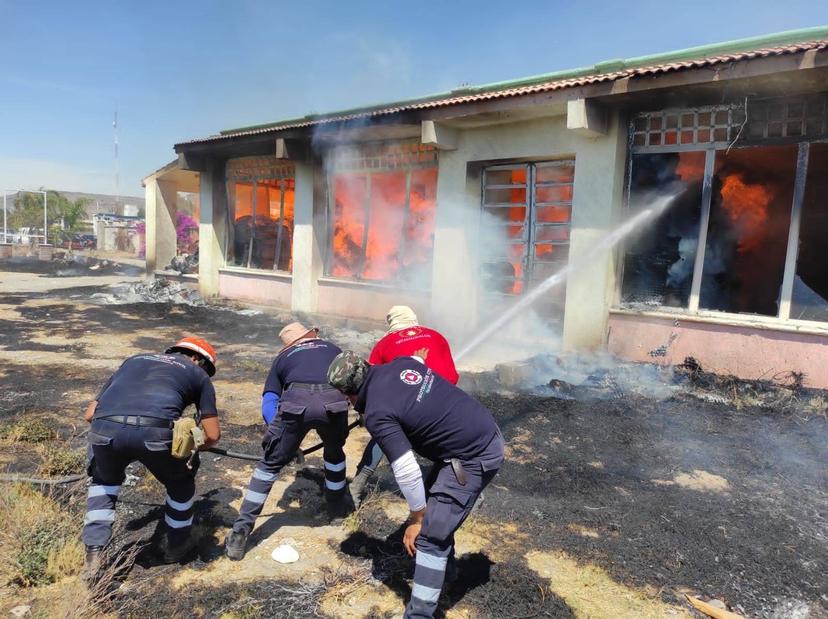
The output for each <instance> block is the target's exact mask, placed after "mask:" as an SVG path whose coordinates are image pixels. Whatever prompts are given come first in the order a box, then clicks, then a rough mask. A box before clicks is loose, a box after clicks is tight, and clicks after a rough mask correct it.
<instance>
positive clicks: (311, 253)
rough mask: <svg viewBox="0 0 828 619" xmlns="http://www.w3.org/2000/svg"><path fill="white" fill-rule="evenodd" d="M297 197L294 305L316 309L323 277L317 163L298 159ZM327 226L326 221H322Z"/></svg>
mask: <svg viewBox="0 0 828 619" xmlns="http://www.w3.org/2000/svg"><path fill="white" fill-rule="evenodd" d="M294 165H295V174H296V176H295V179H296V197H295V203H294V204H295V206H294V219H293V281H292V285H291V308H292V309H293V311H294V312H315V311H316V308H317V305H318V298H319V278H320V277H321V276H322V245H321V243H320V235H319V234H318V232H319V231H318V230H316V229H315V228H316V226H314V219H315V218H314V199H313V198H314V166H313V164H312V163H308V162H303V161H296V162H295V164H294ZM321 225H322V227H323V228H324V220H322V224H321Z"/></svg>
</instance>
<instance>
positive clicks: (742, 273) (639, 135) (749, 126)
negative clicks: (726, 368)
mask: <svg viewBox="0 0 828 619" xmlns="http://www.w3.org/2000/svg"><path fill="white" fill-rule="evenodd" d="M826 101H828V97H826V96H824V95H823V96H822V97H821V98H819V97H817V98H815V97H805V98H787V99H773V100H763V101H756V102H748V107H747V112H746V113H743V112H741V111H740V110H739V108H738V106H731V107H729V108H728V107H726V106H715V107H711V108H698V109H694V110H686V111H685V110H674V111H664V112H658V113H653V114H642V115H640V116H639V117H637V118H635V119H634V120H633V121H632V122H631V124H630V134H631V141H632V148H631V154H630V161H629V184H628V194H627V195H628V202H629V205H630V206H631V207H633V208H635V207H639V206H643V205H645V204H646V203H647V202H648V201H650V200H652V199H653V198H657V197H659V196H664V195H665V194H672V195H675V196H676V197H675V198H673V199H672V202H671V204H670V206H669V207H668V209H667V210H666V211H665V212H664V213H663V214H662V215H661V216H660V217H659V218H658V219H657V220H656V221H655V222H654V223H653V224H652V225H650V226H648V227H647V228H646V230H643V231H642V233H641V235H640V236H639V238H634V239H632V240H631V241H630V242H628V244H627V248H626V249H627V251H626V253H625V256H624V263H623V264H624V276H623V280H622V287H621V301H622V303H623V304H625V305H628V306H639V307H640V306H658V307H673V308H679V309H683V310H686V311H689V312H697V311H699V310H702V311H719V312H727V313H732V314H755V315H759V316H768V317H777V318H779V319H782V320H785V319H788V318H793V319H800V320H823V321H825V320H828V274H826V272H825V271H826V270H825V268H824V266H823V265H824V257H823V255H822V254H821V252H820V248H821V246H822V245H824V244H825V242H826V241H828V201H826V199H825V198H824V196H825V195H828V194H826V190H827V189H828V183H826V181H825V180H824V179H826V177H828V145H826V144H825V143H820V142H814V141H810V140H812V139H818V138H825V137H828V135H826V131H828V105H826ZM654 119H655V120H654ZM676 119H677V120H676ZM684 119H686V120H687V123H688V124H687V125H686V126H688V127H689V126H690V124H693V126H694V129H693V131H694V135H693V136H688V138H687V140H686V142H685V141H683V140H682V138H681V135H680V133H679V136H678V138H677V140H676V141H674V140H673V138H667V137H666V132H668V131H670V130H672V129H676V131H679V132H680V130H681V129H682V128H683V127H685V125H684V124H683V123H684V122H685V120H684ZM711 119H712V120H711ZM740 119H741V120H740ZM708 120H710V122H712V125H708V124H707V123H708ZM691 121H692V123H691ZM737 123H738V124H737ZM702 125H703V126H704V128H705V131H706V130H707V129H711V130H712V131H714V132H715V131H716V130H717V129H719V130H721V131H720V133H719V137H721V138H723V137H724V136H727V137H728V138H729V139H730V142H726V141H723V140H721V139H719V137H714V138H713V139H711V140H708V138H709V137H710V136H709V135H708V134H707V133H704V134H703V135H701V136H700V135H699V132H700V131H701V127H702ZM656 133H659V134H660V137H657V138H653V137H652V135H655V134H656ZM740 136H742V137H740ZM737 138H738V139H737ZM806 138H807V139H806Z"/></svg>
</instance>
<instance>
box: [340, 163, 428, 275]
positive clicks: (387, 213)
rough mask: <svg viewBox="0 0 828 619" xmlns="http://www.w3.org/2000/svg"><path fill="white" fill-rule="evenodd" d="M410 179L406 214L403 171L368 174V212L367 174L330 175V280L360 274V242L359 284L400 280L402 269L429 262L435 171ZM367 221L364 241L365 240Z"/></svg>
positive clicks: (420, 172) (416, 172)
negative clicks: (332, 221)
mask: <svg viewBox="0 0 828 619" xmlns="http://www.w3.org/2000/svg"><path fill="white" fill-rule="evenodd" d="M410 174H411V183H410V187H411V189H410V193H409V197H408V213H407V214H406V175H407V172H406V171H405V170H395V171H389V172H374V173H372V174H371V175H370V183H371V197H370V203H369V204H368V205H367V209H368V211H367V212H366V200H367V197H368V182H369V179H368V175H367V174H364V173H363V174H356V173H338V174H335V175H334V179H333V186H334V187H333V189H334V205H335V206H334V231H333V232H334V233H333V243H332V246H333V247H332V249H333V260H332V263H331V275H333V276H335V277H354V276H356V275H357V274H359V271H360V266H361V262H362V246H363V241H364V240H365V241H367V242H366V243H365V258H364V265H362V277H363V278H364V279H369V280H378V281H387V280H391V279H394V278H395V277H397V276H398V275H400V274H401V272H402V270H403V269H410V268H413V267H417V266H424V265H428V264H429V263H430V261H431V250H432V246H433V235H434V216H435V211H436V207H437V200H436V194H437V168H425V169H418V170H412V171H411V172H410ZM366 216H367V217H366ZM366 219H367V222H368V236H367V239H365V238H364V235H365V222H366Z"/></svg>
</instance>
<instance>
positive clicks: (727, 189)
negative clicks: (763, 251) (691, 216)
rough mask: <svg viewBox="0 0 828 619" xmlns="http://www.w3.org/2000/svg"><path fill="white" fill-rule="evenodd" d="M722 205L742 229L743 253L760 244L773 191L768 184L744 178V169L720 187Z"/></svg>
mask: <svg viewBox="0 0 828 619" xmlns="http://www.w3.org/2000/svg"><path fill="white" fill-rule="evenodd" d="M721 196H722V207H723V208H724V209H725V211H727V214H728V216H729V217H730V219H731V221H733V223H734V225H735V226H736V229H737V230H738V231H739V233H740V234H739V246H738V249H737V251H739V252H740V253H744V252H750V251H753V250H754V249H756V248H758V247H759V246H760V245H761V244H762V241H763V239H764V238H765V235H766V223H767V221H768V206H769V205H770V203H771V201H772V200H773V197H774V194H773V193H772V192H771V191H770V189H769V188H767V187H765V186H763V185H758V184H749V183H746V182H745V179H744V177H743V176H742V174H741V173H738V172H737V173H733V174H730V175H729V176H727V177H725V179H724V181H723V182H722V189H721Z"/></svg>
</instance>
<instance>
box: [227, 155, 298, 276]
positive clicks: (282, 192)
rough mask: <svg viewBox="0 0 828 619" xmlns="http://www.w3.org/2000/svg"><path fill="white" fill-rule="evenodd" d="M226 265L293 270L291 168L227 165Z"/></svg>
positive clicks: (254, 161)
mask: <svg viewBox="0 0 828 619" xmlns="http://www.w3.org/2000/svg"><path fill="white" fill-rule="evenodd" d="M226 176H227V194H228V205H229V208H228V219H229V224H230V225H229V226H228V228H229V230H228V236H229V237H230V238H228V243H227V253H226V263H227V264H228V265H231V266H240V267H245V268H250V269H263V270H268V271H287V272H291V271H292V270H293V259H292V255H293V213H294V198H295V189H296V186H295V179H294V169H293V166H292V165H290V164H285V162H284V161H282V160H279V159H276V158H275V157H242V158H239V159H231V160H230V161H229V162H228V164H227V172H226Z"/></svg>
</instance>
